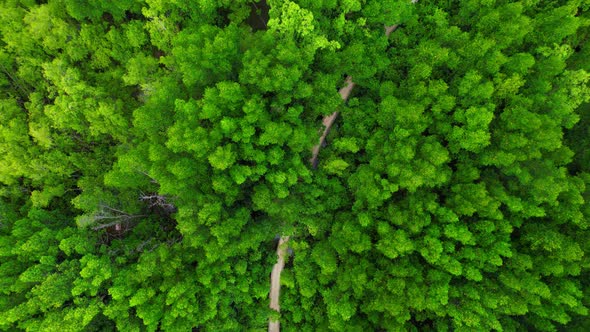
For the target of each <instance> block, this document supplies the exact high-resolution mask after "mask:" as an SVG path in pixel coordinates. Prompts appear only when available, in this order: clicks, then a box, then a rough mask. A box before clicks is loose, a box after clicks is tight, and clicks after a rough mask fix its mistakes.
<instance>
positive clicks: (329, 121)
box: [309, 0, 417, 168]
mask: <svg viewBox="0 0 590 332" xmlns="http://www.w3.org/2000/svg"><path fill="white" fill-rule="evenodd" d="M416 1H417V0H416ZM412 3H415V1H414V0H412ZM397 27H398V25H397V24H396V25H392V26H386V27H385V35H386V36H387V37H389V35H390V34H391V33H392V32H394V31H395V29H397ZM354 85H355V84H354V82H353V81H352V77H350V76H348V77H347V78H346V85H345V86H344V87H343V88H342V89H340V90H339V91H338V93H340V97H341V98H342V100H343V101H344V102H345V103H346V102H347V101H348V97H350V93H351V92H352V88H354ZM338 114H340V113H339V112H338V111H336V112H334V113H332V114H330V115H328V116H325V117H324V120H323V121H322V124H323V125H324V130H323V132H322V135H321V136H320V140H319V142H318V144H317V145H315V146H314V147H313V149H312V152H311V159H309V162H310V163H311V167H313V168H316V167H317V166H318V156H319V154H320V149H321V148H322V147H323V146H324V145H325V144H326V137H327V136H328V134H329V133H330V129H331V128H332V125H333V124H334V122H335V121H336V118H338Z"/></svg>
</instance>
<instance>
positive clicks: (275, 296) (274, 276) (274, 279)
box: [268, 236, 289, 332]
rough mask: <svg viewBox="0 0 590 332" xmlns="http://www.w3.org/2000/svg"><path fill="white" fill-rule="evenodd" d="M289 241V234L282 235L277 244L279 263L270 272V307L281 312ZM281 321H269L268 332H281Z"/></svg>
mask: <svg viewBox="0 0 590 332" xmlns="http://www.w3.org/2000/svg"><path fill="white" fill-rule="evenodd" d="M287 241H289V237H288V236H281V238H280V239H279V244H278V245H277V256H278V259H277V263H276V264H275V265H274V266H273V267H272V272H271V273H270V308H271V309H273V310H275V311H278V312H280V311H281V306H280V305H279V295H280V293H281V272H282V271H283V268H284V267H285V255H286V253H287V246H286V245H285V243H286V242H287ZM279 331H280V323H279V322H278V321H276V322H275V321H272V320H271V321H269V322H268V332H279Z"/></svg>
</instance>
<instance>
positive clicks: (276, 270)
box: [268, 0, 418, 332]
mask: <svg viewBox="0 0 590 332" xmlns="http://www.w3.org/2000/svg"><path fill="white" fill-rule="evenodd" d="M417 1H418V0H412V3H416V2H417ZM397 27H398V25H397V24H396V25H392V26H386V27H385V35H386V36H387V37H389V35H390V34H391V33H392V32H393V31H395V29H397ZM345 82H346V85H345V86H344V87H343V88H341V89H340V90H339V91H338V93H340V97H341V98H342V100H343V101H344V102H345V103H346V101H348V97H350V93H351V92H352V89H353V88H354V85H355V84H354V82H353V81H352V77H350V76H348V77H347V78H346V81H345ZM338 114H339V112H338V111H336V112H334V113H332V114H330V115H328V116H326V117H324V119H323V121H322V124H323V125H324V130H323V132H322V134H321V136H320V140H319V142H318V144H317V145H316V146H314V147H313V150H312V157H311V159H310V160H309V161H310V163H311V165H312V167H313V168H316V167H317V164H318V156H319V153H320V149H321V148H322V147H323V146H324V145H325V144H326V136H328V133H329V132H330V128H332V125H333V124H334V122H335V121H336V118H338ZM287 241H289V237H288V236H282V237H281V238H280V240H279V245H278V246H277V256H278V259H277V263H276V264H275V265H274V266H273V268H272V272H271V274H270V308H271V309H273V310H275V311H277V312H280V311H281V307H280V305H279V297H280V292H281V271H283V268H284V267H285V254H286V253H287V246H286V245H285V243H287ZM268 332H280V323H279V322H278V321H273V320H270V321H269V322H268Z"/></svg>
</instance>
